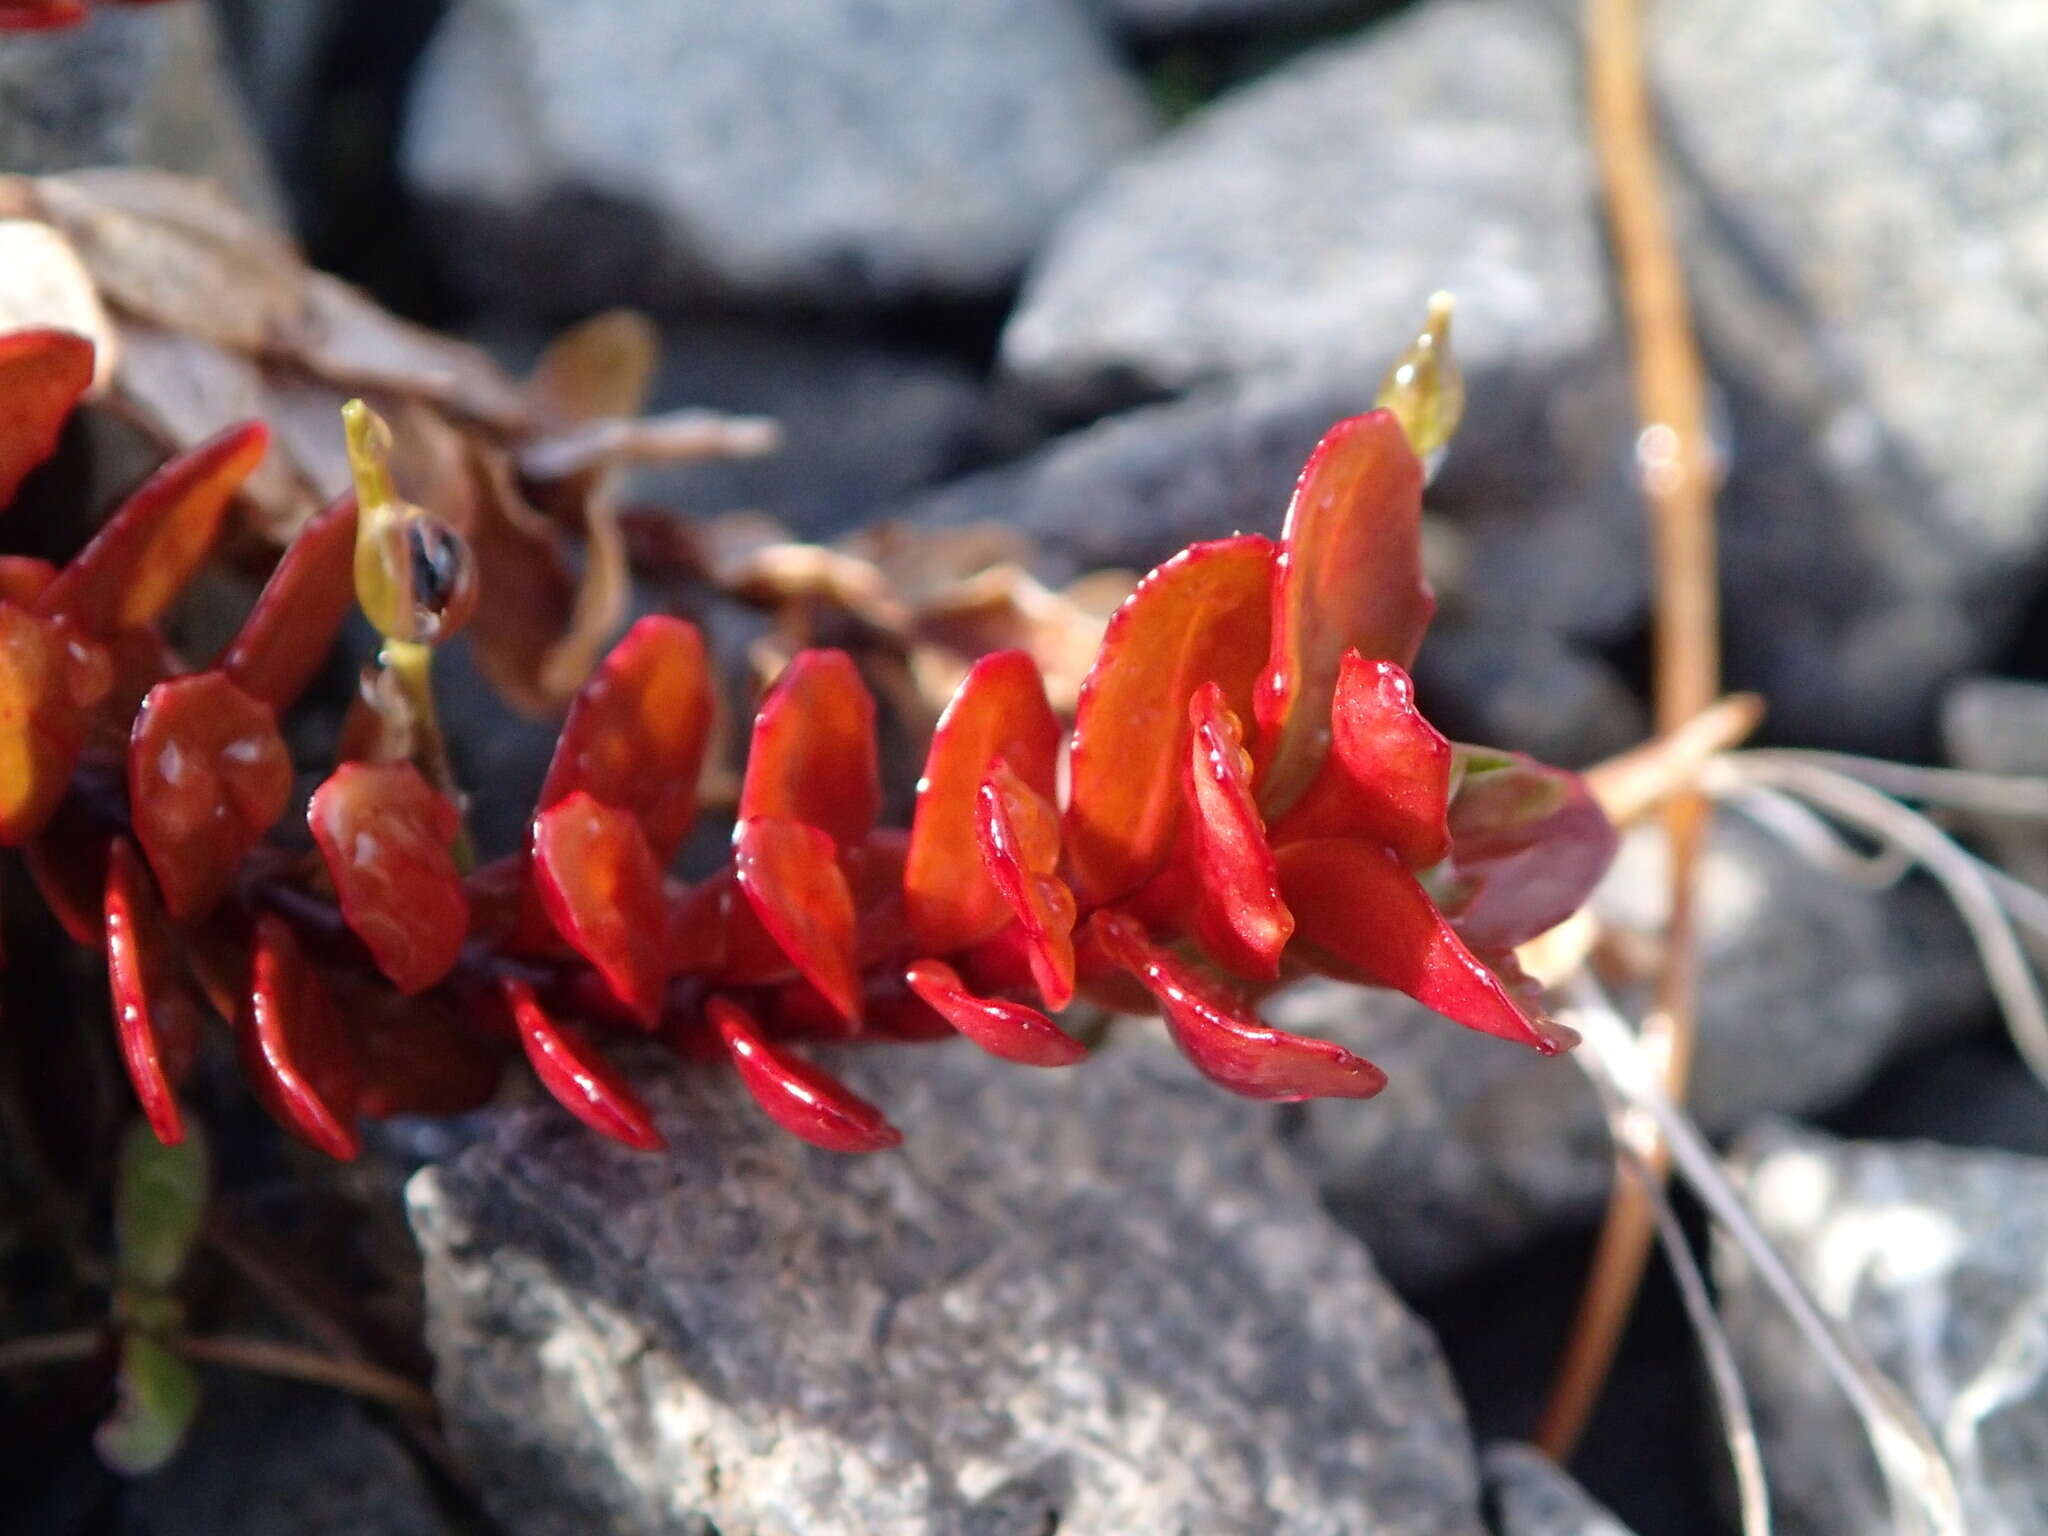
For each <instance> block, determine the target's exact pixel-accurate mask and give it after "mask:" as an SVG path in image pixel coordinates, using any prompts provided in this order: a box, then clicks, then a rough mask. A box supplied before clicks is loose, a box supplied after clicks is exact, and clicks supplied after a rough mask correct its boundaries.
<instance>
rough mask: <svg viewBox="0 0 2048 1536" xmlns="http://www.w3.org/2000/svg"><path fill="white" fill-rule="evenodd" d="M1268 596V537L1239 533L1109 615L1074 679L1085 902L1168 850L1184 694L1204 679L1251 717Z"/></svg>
mask: <svg viewBox="0 0 2048 1536" xmlns="http://www.w3.org/2000/svg"><path fill="white" fill-rule="evenodd" d="M1272 595H1273V545H1272V543H1271V541H1269V540H1267V539H1262V538H1259V537H1257V536H1256V535H1251V534H1246V535H1242V536H1240V537H1237V538H1233V539H1218V540H1215V541H1214V542H1212V543H1207V544H1196V545H1193V546H1191V547H1190V548H1188V549H1185V550H1183V551H1181V553H1180V554H1178V555H1175V556H1174V557H1173V558H1172V559H1171V560H1169V561H1167V562H1166V563H1165V564H1164V565H1162V566H1160V567H1159V568H1158V569H1157V570H1155V571H1153V572H1152V573H1151V574H1150V575H1149V576H1147V577H1146V578H1145V579H1144V580H1143V581H1141V582H1139V583H1138V587H1137V590H1136V591H1134V592H1133V593H1132V594H1131V595H1130V597H1129V598H1128V599H1127V600H1126V601H1125V602H1124V604H1123V606H1122V607H1121V608H1119V609H1117V611H1116V613H1115V615H1114V616H1113V617H1111V619H1110V621H1109V628H1108V630H1107V631H1106V632H1105V633H1104V635H1103V640H1102V649H1101V651H1100V652H1099V653H1098V654H1097V656H1096V659H1095V664H1094V665H1093V666H1092V667H1091V668H1089V671H1088V676H1087V678H1086V680H1085V681H1084V682H1083V683H1082V685H1081V696H1080V702H1079V704H1078V706H1077V708H1076V712H1075V716H1074V744H1073V749H1072V752H1071V756H1070V765H1071V769H1072V784H1071V786H1070V797H1069V803H1068V809H1067V824H1066V843H1067V854H1068V860H1069V866H1070V868H1071V871H1072V878H1073V884H1074V889H1075V893H1076V894H1077V895H1078V896H1079V897H1080V898H1081V899H1082V901H1083V902H1084V903H1086V904H1088V905H1091V906H1092V905H1096V904H1099V903H1101V902H1104V901H1108V900H1111V899H1113V898H1115V897H1118V896H1121V895H1124V894H1125V893H1126V892H1129V891H1133V890H1135V889H1137V888H1138V887H1139V886H1140V885H1142V884H1144V882H1145V881H1147V880H1149V879H1150V878H1151V877H1152V876H1153V875H1155V874H1157V873H1158V872H1159V869H1160V867H1161V866H1162V865H1163V864H1165V862H1166V861H1167V858H1168V857H1169V856H1170V855H1171V853H1172V852H1173V847H1174V838H1175V834H1176V830H1177V827H1178V823H1179V819H1180V811H1181V771H1182V764H1183V763H1184V761H1185V760H1186V756H1187V742H1188V716H1187V709H1188V700H1189V699H1191V698H1192V697H1194V693H1195V690H1196V689H1197V688H1199V687H1201V686H1202V684H1204V683H1212V682H1213V683H1216V684H1217V685H1219V686H1220V687H1221V688H1222V690H1223V697H1224V700H1225V702H1226V703H1227V704H1228V705H1229V707H1230V708H1231V709H1232V710H1234V711H1236V712H1237V714H1238V715H1239V716H1240V717H1241V718H1242V717H1246V716H1248V715H1249V714H1250V710H1251V697H1252V688H1253V685H1254V682H1255V680H1256V679H1257V677H1258V675H1259V669H1260V667H1261V666H1262V665H1264V663H1265V661H1266V657H1267V652H1268V649H1269V645H1270V634H1271V628H1272V618H1271V604H1272Z"/></svg>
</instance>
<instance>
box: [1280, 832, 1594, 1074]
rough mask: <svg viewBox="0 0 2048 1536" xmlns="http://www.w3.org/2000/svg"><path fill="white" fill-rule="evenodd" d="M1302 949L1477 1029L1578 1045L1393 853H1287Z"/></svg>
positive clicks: (1357, 844)
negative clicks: (1524, 1000)
mask: <svg viewBox="0 0 2048 1536" xmlns="http://www.w3.org/2000/svg"><path fill="white" fill-rule="evenodd" d="M1279 863H1280V888H1281V890H1282V891H1283V892H1285V893H1286V896H1287V902H1288V905H1289V906H1291V907H1293V909H1294V913H1295V918H1296V928H1295V952H1296V953H1298V954H1300V956H1301V958H1302V959H1304V960H1305V961H1306V962H1307V963H1308V964H1310V965H1312V966H1314V967H1315V968H1316V969H1317V970H1319V971H1322V972H1324V973H1325V974H1327V975H1331V976H1337V977H1341V978H1343V979H1345V980H1348V981H1358V982H1364V983H1365V984H1367V985H1368V986H1376V987H1391V988H1393V989H1394V990H1395V991H1397V992H1405V993H1407V994H1408V995H1409V996H1410V997H1412V998H1414V999H1415V1000H1416V1001H1417V1002H1419V1003H1422V1004H1424V1005H1425V1006H1426V1007H1430V1008H1433V1009H1435V1010H1436V1011H1437V1012H1438V1013H1440V1014H1442V1015H1444V1017H1446V1018H1448V1019H1452V1020H1454V1021H1456V1022H1457V1023H1459V1024H1463V1025H1464V1026H1465V1027H1466V1028H1468V1029H1476V1030H1480V1031H1483V1032H1484V1033H1486V1034H1489V1035H1499V1036H1500V1037H1501V1038H1502V1039H1505V1040H1515V1041H1519V1042H1520V1043H1522V1044H1523V1045H1530V1046H1534V1047H1535V1048H1536V1049H1537V1050H1539V1051H1541V1052H1543V1053H1544V1054H1545V1055H1550V1054H1552V1053H1553V1052H1555V1051H1558V1050H1560V1049H1562V1048H1563V1047H1564V1046H1566V1045H1568V1044H1570V1043H1571V1042H1570V1040H1569V1039H1567V1038H1566V1037H1565V1035H1564V1034H1563V1033H1562V1032H1560V1031H1558V1030H1557V1029H1556V1028H1555V1026H1553V1025H1551V1024H1550V1023H1549V1022H1548V1021H1547V1020H1545V1019H1542V1018H1531V1017H1530V1016H1529V1015H1528V1014H1527V1013H1525V1012H1524V1011H1523V1010H1522V1008H1521V1007H1520V1006H1519V1005H1518V1004H1517V1003H1516V1002H1515V1000H1514V998H1513V997H1512V996H1511V995H1510V994H1509V992H1508V990H1507V988H1506V987H1504V986H1503V985H1502V983H1501V980H1500V978H1499V977H1498V976H1496V975H1494V973H1493V972H1492V971H1490V970H1488V969H1487V968H1486V967H1485V966H1484V965H1482V964H1481V963H1480V962H1479V961H1478V960H1477V959H1476V958H1475V957H1474V956H1473V954H1472V952H1471V951H1470V950H1469V949H1467V948H1466V947H1465V945H1464V943H1463V942H1462V941H1461V940H1460V939H1459V938H1458V936H1457V934H1456V933H1454V932H1453V931H1452V930H1451V926H1450V924H1449V923H1448V922H1446V921H1445V920H1444V917H1443V914H1442V913H1440V912H1438V911H1437V909H1436V906H1435V905H1434V904H1433V903H1432V902H1431V901H1430V899H1429V895H1428V893H1427V892H1425V891H1424V890H1423V888H1422V887H1421V885H1420V884H1418V883H1417V881H1416V879H1415V876H1414V875H1412V874H1410V873H1409V872H1408V870H1407V869H1406V868H1405V867H1404V866H1403V865H1402V863H1401V860H1400V858H1399V857H1398V856H1397V855H1396V854H1395V853H1394V852H1393V850H1392V849H1390V848H1387V847H1385V846H1384V845H1382V844H1378V843H1368V842H1362V841H1358V840H1354V839H1348V838H1321V839H1317V840H1315V841H1313V842H1304V843H1289V844H1288V845H1287V846H1285V847H1283V848H1281V849H1280V850H1279Z"/></svg>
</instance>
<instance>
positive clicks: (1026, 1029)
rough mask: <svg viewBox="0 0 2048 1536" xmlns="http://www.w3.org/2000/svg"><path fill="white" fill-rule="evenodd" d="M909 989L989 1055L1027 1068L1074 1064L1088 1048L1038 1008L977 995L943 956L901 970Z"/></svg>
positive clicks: (1086, 1052)
mask: <svg viewBox="0 0 2048 1536" xmlns="http://www.w3.org/2000/svg"><path fill="white" fill-rule="evenodd" d="M903 979H904V981H905V982H907V983H908V984H909V986H910V990H911V991H913V992H915V993H916V994H917V995H918V996H919V997H921V998H923V999H924V1001H925V1002H926V1003H928V1004H930V1005H931V1007H932V1009H933V1011H935V1012H936V1013H938V1014H939V1015H940V1016H941V1017H942V1018H944V1019H945V1021H946V1022H947V1023H948V1024H950V1025H952V1026H953V1028H955V1029H957V1030H958V1031H960V1033H961V1034H963V1035H965V1036H966V1037H967V1038H968V1039H970V1040H972V1041H973V1042H974V1043H975V1044H976V1045H978V1046H980V1047H981V1048H982V1049H983V1050H984V1051H987V1052H988V1053H989V1054H990V1055H991V1056H1000V1057H1001V1058H1002V1059H1003V1060H1004V1061H1016V1062H1022V1063H1023V1064H1024V1065H1025V1066H1027V1067H1070V1066H1072V1065H1073V1064H1074V1063H1075V1062H1077V1061H1079V1060H1080V1059H1081V1058H1082V1057H1084V1056H1086V1055H1087V1054H1088V1047H1087V1046H1085V1045H1083V1044H1082V1043H1081V1042H1080V1041H1078V1040H1076V1039H1075V1038H1074V1037H1073V1036H1072V1035H1070V1034H1068V1033H1067V1032H1066V1031H1065V1030H1063V1029H1061V1028H1060V1027H1059V1026H1058V1025H1057V1024H1055V1023H1053V1021H1052V1020H1051V1019H1048V1018H1047V1017H1046V1016H1045V1015H1044V1014H1042V1013H1040V1012H1039V1011H1038V1010H1037V1009H1036V1008H1033V1007H1031V1006H1030V1005H1029V1004H1026V1003H1014V1002H1011V1001H1009V1000H1008V999H1005V998H996V997H976V996H975V995H974V994H973V993H972V992H970V991H968V990H967V987H966V985H965V984H964V983H963V982H962V981H961V980H960V976H959V973H958V972H956V971H955V970H954V969H953V968H952V967H951V966H950V965H947V964H946V963H945V962H944V961H942V960H919V961H917V962H916V963H915V964H914V965H912V966H911V967H910V968H909V969H908V970H906V971H905V972H904V973H903Z"/></svg>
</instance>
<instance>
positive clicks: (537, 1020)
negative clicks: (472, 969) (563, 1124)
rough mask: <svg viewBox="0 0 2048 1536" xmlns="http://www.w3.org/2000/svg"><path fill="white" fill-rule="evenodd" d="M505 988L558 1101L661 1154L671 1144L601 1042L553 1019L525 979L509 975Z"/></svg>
mask: <svg viewBox="0 0 2048 1536" xmlns="http://www.w3.org/2000/svg"><path fill="white" fill-rule="evenodd" d="M499 986H500V988H501V989H502V990H503V995H504V999H505V1005H506V1006H507V1007H508V1008H510V1009H511V1010H512V1020H513V1023H514V1024H515V1025H516V1026H517V1027H518V1030H519V1043H520V1045H521V1046H523V1047H524V1048H525V1050H526V1059H527V1061H528V1062H529V1063H530V1064H531V1065H532V1067H533V1075H534V1076H535V1077H537V1078H539V1079H540V1082H541V1086H542V1087H543V1088H545V1089H547V1091H548V1092H549V1093H551V1094H553V1095H554V1097H555V1100H556V1102H557V1103H559V1104H560V1105H561V1106H562V1107H563V1108H564V1109H566V1110H568V1111H569V1113H570V1114H572V1115H574V1116H575V1117H576V1118H577V1119H578V1120H581V1121H582V1122H583V1123H584V1124H585V1125H587V1126H589V1127H590V1128H591V1129H592V1130H594V1131H597V1132H599V1133H601V1134H602V1135H606V1136H609V1137H611V1138H612V1140H614V1141H621V1142H624V1143H625V1144H626V1145H627V1146H629V1147H632V1148H633V1149H634V1150H635V1151H639V1152H658V1151H660V1150H661V1148H662V1147H663V1146H665V1145H666V1143H665V1142H664V1141H663V1140H662V1139H661V1132H659V1131H657V1130H656V1129H655V1128H654V1117H653V1116H652V1115H650V1114H648V1112H647V1106H646V1105H645V1104H643V1103H642V1102H641V1101H640V1096H639V1095H638V1094H636V1093H634V1092H633V1090H632V1089H631V1088H630V1087H628V1086H627V1085H626V1080H625V1078H623V1077H622V1076H620V1075H619V1071H618V1069H617V1068H616V1067H614V1066H613V1065H612V1064H611V1063H610V1062H609V1061H606V1060H605V1058H604V1056H603V1055H602V1054H601V1053H600V1052H599V1051H598V1050H597V1048H596V1047H595V1046H593V1045H592V1044H591V1043H590V1042H589V1041H588V1040H586V1039H585V1038H584V1037H583V1035H582V1034H581V1033H580V1032H579V1031H577V1030H574V1029H571V1028H570V1027H569V1026H568V1025H566V1024H559V1023H557V1022H556V1021H555V1020H554V1019H552V1018H550V1017H549V1016H548V1014H547V1012H546V1010H545V1009H543V1008H542V1007H541V1005H540V1003H539V1001H538V1000H536V999H535V997H534V995H533V988H531V987H529V986H528V985H527V984H526V983H525V982H523V981H514V980H513V979H511V978H510V977H506V978H505V979H504V980H502V981H501V982H500V983H499Z"/></svg>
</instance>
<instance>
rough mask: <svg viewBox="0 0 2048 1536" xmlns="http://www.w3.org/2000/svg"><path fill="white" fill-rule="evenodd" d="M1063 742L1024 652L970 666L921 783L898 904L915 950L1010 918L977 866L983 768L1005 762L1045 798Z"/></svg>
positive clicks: (963, 938)
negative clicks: (978, 795)
mask: <svg viewBox="0 0 2048 1536" xmlns="http://www.w3.org/2000/svg"><path fill="white" fill-rule="evenodd" d="M1059 745H1060V725H1059V721H1058V720H1057V719H1055V718H1054V716H1053V712H1052V707H1051V706H1050V705H1049V704H1047V703H1046V699H1045V683H1044V681H1043V679H1042V678H1041V677H1040V676H1039V672H1038V667H1037V664H1036V663H1034V662H1033V661H1032V660H1031V658H1030V657H1029V656H1028V655H1026V654H1025V653H1024V652H1022V651H998V652H997V653H996V654H994V655H993V656H984V657H982V658H981V660H980V661H978V662H976V663H975V664H974V667H973V670H971V671H970V672H969V673H968V674H967V677H966V679H965V681H963V682H962V683H961V684H960V688H959V691H958V692H956V693H955V694H954V695H953V698H952V702H950V703H949V704H947V706H946V709H945V713H944V714H942V715H940V716H939V723H938V726H937V727H936V729H934V730H933V732H932V745H931V751H930V752H929V754H928V755H927V756H926V757H925V763H924V777H923V778H921V779H919V780H918V783H917V812H916V815H915V816H914V817H913V818H912V821H911V826H910V854H909V858H908V860H907V862H906V864H905V866H904V871H903V897H904V906H905V912H906V916H907V918H908V920H909V924H910V933H911V937H912V940H913V942H914V943H915V944H916V946H917V948H918V949H919V950H920V951H922V952H924V953H926V954H935V955H942V954H946V953H949V952H950V951H952V950H956V949H959V948H962V947H963V946H965V945H968V944H972V943H974V942H976V941H977V940H979V939H985V938H987V937H988V936H989V935H990V934H992V933H994V932H995V931H996V930H997V929H998V928H1000V927H1002V925H1003V924H1004V923H1006V922H1008V921H1009V919H1010V907H1009V903H1008V902H1007V901H1005V900H1004V899H1003V894H1002V892H1001V891H999V890H997V889H996V886H995V883H994V881H993V880H992V879H991V877H990V875H989V873H988V870H987V869H986V867H985V866H984V864H983V862H982V857H981V846H980V841H979V838H978V835H977V833H976V831H975V813H974V799H975V795H976V793H977V792H978V791H979V790H980V788H981V782H982V780H983V779H985V778H986V777H988V770H989V765H990V764H991V763H992V762H994V761H995V759H996V758H998V757H1001V758H1003V759H1004V760H1005V761H1006V762H1008V763H1009V765H1010V767H1011V769H1012V770H1013V771H1014V772H1015V773H1016V775H1017V777H1018V778H1020V779H1022V780H1023V781H1024V783H1026V784H1027V785H1029V786H1030V787H1031V788H1032V789H1034V790H1036V791H1037V792H1038V793H1039V794H1041V795H1043V796H1044V797H1045V798H1046V799H1047V800H1051V799H1052V798H1053V795H1054V793H1055V777H1056V771H1057V760H1058V755H1059Z"/></svg>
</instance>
